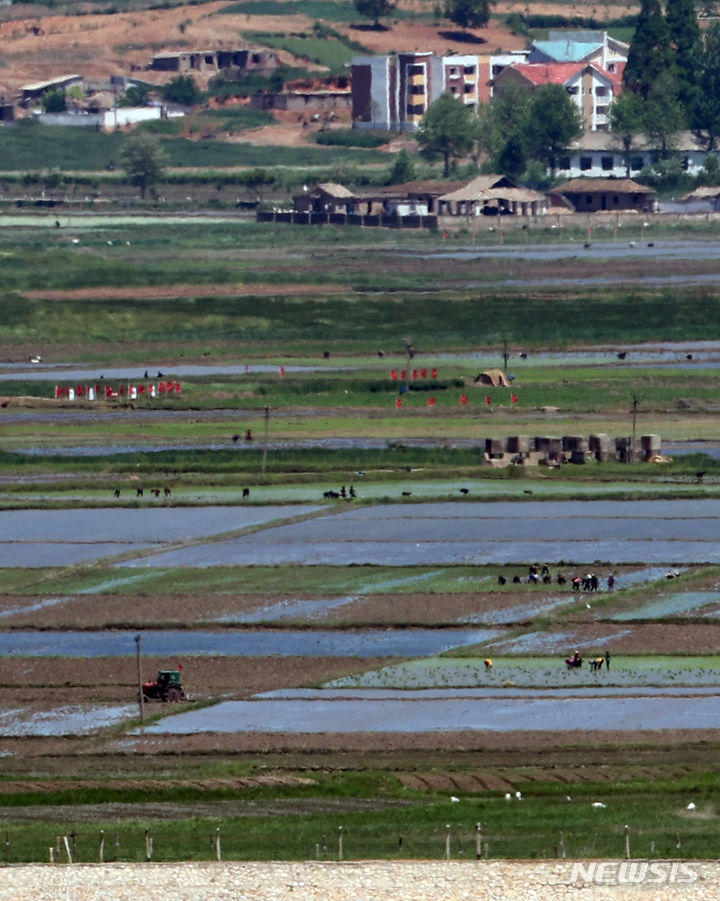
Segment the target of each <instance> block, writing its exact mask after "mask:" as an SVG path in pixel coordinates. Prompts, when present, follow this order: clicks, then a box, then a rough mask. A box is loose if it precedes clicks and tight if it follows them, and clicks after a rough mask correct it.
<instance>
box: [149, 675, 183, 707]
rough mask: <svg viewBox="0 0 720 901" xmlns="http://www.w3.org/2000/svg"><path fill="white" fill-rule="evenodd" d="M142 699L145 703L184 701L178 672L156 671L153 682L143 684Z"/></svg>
mask: <svg viewBox="0 0 720 901" xmlns="http://www.w3.org/2000/svg"><path fill="white" fill-rule="evenodd" d="M142 691H143V697H144V698H145V700H146V701H163V702H170V701H184V700H185V690H184V689H183V687H182V680H181V678H180V671H179V670H174V669H165V670H158V674H157V678H156V679H155V681H154V682H143V687H142Z"/></svg>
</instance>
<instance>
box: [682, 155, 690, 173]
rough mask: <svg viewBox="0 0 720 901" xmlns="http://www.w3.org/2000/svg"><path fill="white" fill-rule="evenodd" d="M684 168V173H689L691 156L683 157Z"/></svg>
mask: <svg viewBox="0 0 720 901" xmlns="http://www.w3.org/2000/svg"><path fill="white" fill-rule="evenodd" d="M682 167H683V171H684V172H687V171H688V169H689V168H690V157H689V156H684V157H683V160H682Z"/></svg>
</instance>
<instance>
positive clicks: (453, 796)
mask: <svg viewBox="0 0 720 901" xmlns="http://www.w3.org/2000/svg"><path fill="white" fill-rule="evenodd" d="M450 803H451V804H459V803H460V798H456V797H455V795H450Z"/></svg>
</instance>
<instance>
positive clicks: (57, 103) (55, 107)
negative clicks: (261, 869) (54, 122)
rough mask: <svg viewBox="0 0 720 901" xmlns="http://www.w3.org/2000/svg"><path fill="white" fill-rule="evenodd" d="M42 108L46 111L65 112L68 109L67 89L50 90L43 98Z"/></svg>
mask: <svg viewBox="0 0 720 901" xmlns="http://www.w3.org/2000/svg"><path fill="white" fill-rule="evenodd" d="M42 108H43V109H44V110H45V112H46V113H64V112H65V110H66V109H67V98H66V97H65V91H60V90H58V91H49V92H48V93H47V94H45V95H44V96H43V98H42Z"/></svg>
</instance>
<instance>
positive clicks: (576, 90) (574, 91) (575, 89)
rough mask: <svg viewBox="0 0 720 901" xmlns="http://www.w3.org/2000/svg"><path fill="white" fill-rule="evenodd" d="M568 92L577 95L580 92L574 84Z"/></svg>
mask: <svg viewBox="0 0 720 901" xmlns="http://www.w3.org/2000/svg"><path fill="white" fill-rule="evenodd" d="M567 92H568V94H572V95H573V96H575V95H576V94H577V92H578V89H577V85H573V86H572V87H571V88H568V89H567Z"/></svg>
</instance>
